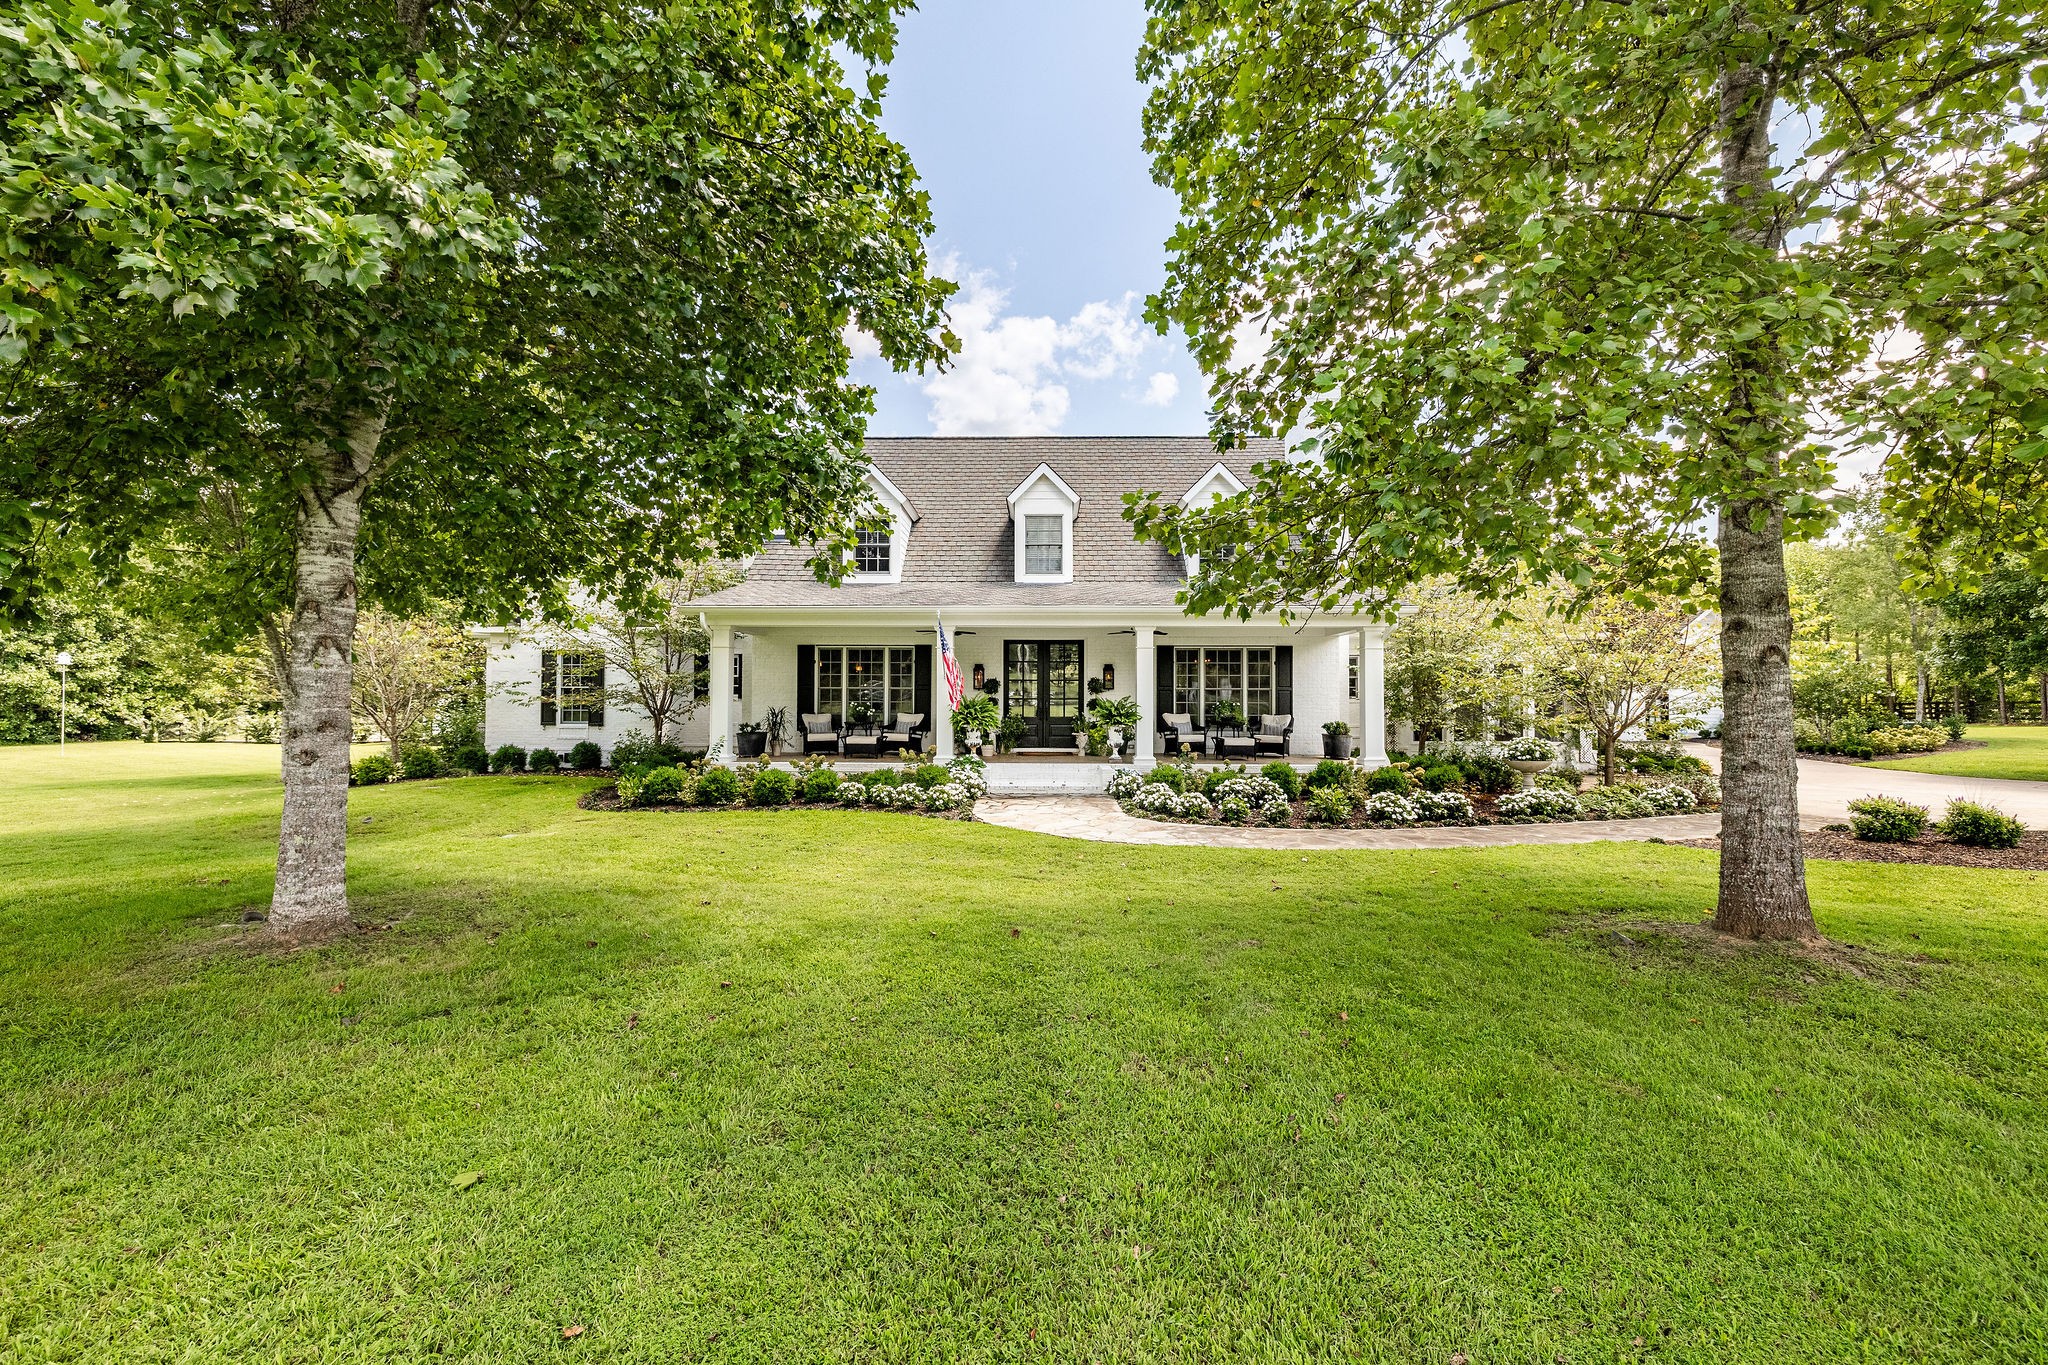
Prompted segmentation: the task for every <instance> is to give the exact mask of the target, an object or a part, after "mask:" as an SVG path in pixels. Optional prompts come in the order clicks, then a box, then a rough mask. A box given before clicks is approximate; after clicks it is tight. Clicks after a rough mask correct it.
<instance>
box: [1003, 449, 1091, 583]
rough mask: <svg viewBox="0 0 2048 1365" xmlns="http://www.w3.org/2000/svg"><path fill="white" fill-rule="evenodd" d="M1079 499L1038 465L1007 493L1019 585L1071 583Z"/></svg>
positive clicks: (1063, 480)
mask: <svg viewBox="0 0 2048 1365" xmlns="http://www.w3.org/2000/svg"><path fill="white" fill-rule="evenodd" d="M1080 510H1081V499H1080V496H1079V495H1078V494H1076V493H1075V492H1074V490H1073V489H1072V488H1070V487H1068V486H1067V481H1066V480H1065V479H1062V478H1061V477H1060V476H1059V475H1057V474H1055V473H1053V471H1052V467H1051V466H1050V465H1040V466H1039V467H1038V468H1036V469H1034V470H1032V471H1031V473H1030V475H1029V476H1028V477H1027V478H1026V479H1025V480H1024V482H1022V483H1020V484H1018V485H1017V487H1016V488H1015V489H1014V490H1012V491H1011V493H1010V520H1011V524H1012V530H1013V531H1014V533H1015V540H1016V544H1017V567H1016V574H1017V581H1018V582H1019V583H1071V582H1073V581H1074V516H1075V514H1076V513H1078V512H1079V511H1080Z"/></svg>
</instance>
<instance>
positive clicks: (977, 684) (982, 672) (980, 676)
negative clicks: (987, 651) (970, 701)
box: [974, 664, 988, 692]
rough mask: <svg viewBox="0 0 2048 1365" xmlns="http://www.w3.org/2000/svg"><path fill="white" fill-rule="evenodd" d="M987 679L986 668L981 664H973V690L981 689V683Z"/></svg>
mask: <svg viewBox="0 0 2048 1365" xmlns="http://www.w3.org/2000/svg"><path fill="white" fill-rule="evenodd" d="M987 681H988V669H987V667H986V666H984V665H982V664H976V665H975V666H974V690H975V691H977V692H979V691H981V685H982V684H983V683H985V682H987Z"/></svg>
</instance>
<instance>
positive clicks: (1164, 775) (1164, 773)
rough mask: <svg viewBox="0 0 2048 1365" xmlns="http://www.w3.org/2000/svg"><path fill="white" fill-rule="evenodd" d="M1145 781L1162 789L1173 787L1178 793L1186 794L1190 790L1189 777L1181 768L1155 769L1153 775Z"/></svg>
mask: <svg viewBox="0 0 2048 1365" xmlns="http://www.w3.org/2000/svg"><path fill="white" fill-rule="evenodd" d="M1145 780H1146V781H1147V782H1155V783H1157V784H1158V785H1160V786H1162V787H1171V788H1173V790H1175V791H1177V792H1185V791H1186V790H1187V789H1188V775H1187V772H1186V771H1185V770H1184V769H1181V768H1154V769H1153V770H1152V775H1151V776H1150V777H1148V778H1146V779H1145Z"/></svg>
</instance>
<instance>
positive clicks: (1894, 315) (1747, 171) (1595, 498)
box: [1132, 0, 2048, 937]
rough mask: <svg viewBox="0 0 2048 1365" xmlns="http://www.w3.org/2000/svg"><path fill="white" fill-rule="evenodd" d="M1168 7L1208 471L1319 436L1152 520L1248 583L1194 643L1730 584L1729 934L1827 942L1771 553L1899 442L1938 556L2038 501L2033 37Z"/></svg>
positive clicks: (1152, 526)
mask: <svg viewBox="0 0 2048 1365" xmlns="http://www.w3.org/2000/svg"><path fill="white" fill-rule="evenodd" d="M1151 9H1152V14H1153V17H1152V19H1151V21H1150V24H1149V26H1148V29H1147V34H1146V42H1145V47H1144V50H1143V52H1142V54H1141V55H1140V57H1139V63H1138V66H1139V73H1140V75H1141V77H1142V78H1144V79H1145V80H1147V81H1149V82H1151V83H1152V84H1153V85H1154V87H1155V89H1154V93H1153V95H1152V98H1151V101H1150V103H1149V105H1148V108H1147V111H1146V118H1145V128H1146V141H1147V146H1148V148H1149V150H1150V151H1151V153H1152V155H1153V157H1154V167H1155V173H1156V175H1157V178H1158V179H1159V180H1160V181H1161V182H1162V183H1164V184H1166V185H1168V186H1170V187H1171V188H1172V189H1173V190H1174V191H1175V192H1176V194H1177V195H1178V196H1179V199H1180V205H1181V222H1180V224H1179V226H1178V227H1177V229H1176V230H1175V232H1174V234H1173V236H1172V238H1171V239H1170V241H1169V243H1168V248H1169V262H1168V275H1167V281H1166V284H1165V286H1164V287H1163V289H1162V290H1161V292H1160V293H1159V294H1158V295H1157V296H1156V297H1155V298H1154V299H1153V300H1152V304H1151V316H1152V318H1153V319H1154V321H1155V322H1156V323H1158V324H1159V325H1162V326H1166V325H1178V326H1179V327H1181V328H1182V329H1183V330H1184V331H1185V332H1186V334H1187V335H1188V337H1189V339H1190V342H1191V345H1192V347H1193V350H1194V354H1195V355H1196V357H1197V358H1198V360H1199V361H1200V363H1201V364H1202V366H1203V368H1204V369H1205V371H1206V372H1207V373H1208V374H1209V375H1210V376H1211V380H1212V387H1213V393H1214V399H1215V410H1216V417H1215V429H1216V433H1217V435H1218V436H1219V437H1220V438H1221V439H1223V440H1224V441H1226V442H1234V441H1236V440H1239V439H1240V438H1243V437H1247V436H1253V435H1278V436H1292V435H1293V434H1295V433H1296V432H1298V431H1301V430H1307V431H1308V432H1311V433H1313V435H1314V439H1313V440H1309V441H1302V442H1300V443H1299V445H1300V446H1301V447H1302V448H1305V449H1307V450H1309V451H1310V452H1311V453H1313V454H1314V455H1315V456H1317V457H1318V458H1317V459H1314V460H1298V461H1295V462H1292V463H1285V464H1282V463H1274V464H1271V465H1269V466H1267V467H1266V468H1264V469H1262V470H1261V471H1260V474H1259V477H1258V479H1257V481H1256V483H1255V486H1254V487H1253V488H1252V489H1251V490H1249V491H1248V493H1247V494H1245V495H1243V496H1240V497H1238V498H1234V499H1229V500H1224V501H1221V502H1218V503H1216V504H1214V505H1212V506H1209V507H1205V508H1196V509H1189V510H1183V509H1180V508H1179V507H1177V506H1176V505H1173V504H1171V503H1170V502H1166V501H1164V500H1160V499H1154V500H1151V501H1150V502H1148V503H1143V504H1141V505H1139V506H1136V507H1134V508H1133V509H1132V515H1133V517H1134V519H1135V521H1136V523H1137V525H1138V526H1139V528H1140V529H1141V530H1142V531H1143V533H1145V534H1147V535H1151V536H1155V537H1157V538H1159V539H1161V540H1162V541H1164V542H1165V543H1167V544H1168V545H1169V546H1172V547H1176V548H1180V547H1185V548H1187V549H1189V550H1193V551H1199V550H1200V549H1201V548H1202V547H1203V546H1205V545H1225V544H1228V545H1233V546H1236V547H1238V548H1237V553H1236V555H1235V557H1234V558H1232V559H1231V560H1230V562H1229V563H1228V564H1226V565H1219V566H1218V568H1217V570H1216V571H1215V572H1212V573H1210V574H1206V575H1204V577H1203V579H1202V581H1201V582H1200V583H1199V584H1197V585H1196V586H1195V588H1194V589H1193V591H1192V592H1191V595H1190V605H1191V606H1193V607H1194V608H1196V609H1210V608H1225V609H1230V608H1237V609H1252V608H1269V607H1291V608H1293V609H1295V610H1333V609H1342V608H1348V607H1349V606H1350V605H1351V604H1353V603H1355V602H1359V601H1365V602H1383V601H1384V600H1385V599H1386V595H1387V594H1389V593H1393V592H1398V591H1399V590H1401V589H1403V588H1405V587H1407V586H1408V585H1410V584H1412V583H1414V582H1416V581H1418V580H1420V579H1423V578H1425V577H1430V576H1436V575H1449V576H1451V577H1452V578H1453V579H1455V580H1456V581H1458V582H1459V583H1460V584H1462V585H1463V586H1465V587H1467V588H1468V589H1470V590H1473V591H1476V592H1480V593H1483V594H1488V595H1509V594H1513V593H1515V592H1517V591H1519V590H1521V589H1522V588H1523V586H1524V585H1527V584H1531V583H1537V584H1543V583H1551V582H1564V583H1568V584H1571V585H1574V586H1575V587H1576V588H1577V589H1578V590H1579V591H1580V592H1581V593H1582V594H1583V595H1584V596H1585V597H1586V598H1588V599H1591V598H1595V597H1598V596H1600V595H1602V594H1604V593H1608V592H1611V591H1615V590H1618V589H1619V588H1620V587H1621V586H1622V585H1632V586H1633V587H1634V588H1636V589H1637V590H1640V591H1642V592H1645V593H1650V594H1675V595H1684V594H1688V593H1691V592H1694V591H1696V590H1697V589H1698V587H1699V585H1701V584H1703V583H1715V584H1716V585H1717V589H1718V598H1719V605H1720V611H1721V617H1722V631H1721V666H1722V674H1723V683H1722V691H1723V697H1724V704H1725V707H1726V713H1727V720H1726V727H1725V731H1724V734H1725V740H1724V748H1723V760H1724V765H1725V772H1724V785H1725V792H1726V804H1725V808H1724V812H1723V817H1722V827H1723V853H1722V859H1721V890H1720V904H1719V908H1718V911H1717V914H1716V917H1715V923H1716V924H1717V925H1718V926H1719V927H1720V928H1721V929H1722V930H1724V931H1727V932H1731V933H1735V934H1741V935H1747V936H1751V937H1810V936H1812V935H1814V934H1815V929H1814V924H1813V917H1812V912H1811V909H1810V907H1809V904H1808V899H1807V892H1806V882H1805V870H1804V865H1803V863H1802V860H1801V856H1800V843H1799V820H1798V804H1797V795H1796V790H1795V783H1796V772H1797V770H1796V766H1795V758H1794V750H1793V734H1792V699H1791V673H1790V668H1789V651H1790V643H1791V619H1790V613H1789V607H1788V603H1787V595H1786V579H1785V562H1784V561H1785V553H1784V547H1785V544H1786V542H1787V541H1788V540H1797V539H1801V538H1804V537H1809V536H1812V535H1815V534H1817V533H1818V532H1820V531H1821V530H1823V529H1824V528H1825V527H1826V525H1827V524H1828V520H1829V508H1828V504H1827V501H1826V499H1825V494H1826V493H1827V491H1828V489H1829V487H1830V486H1831V484H1832V482H1833V472H1832V468H1831V453H1832V450H1833V449H1834V448H1835V443H1838V442H1839V441H1840V440H1841V439H1846V438H1849V437H1851V436H1860V437H1864V438H1868V439H1874V440H1881V441H1886V442H1888V443H1889V444H1888V449H1889V452H1890V455H1891V457H1892V458H1891V461H1890V468H1889V471H1888V472H1889V473H1890V474H1891V475H1892V478H1891V482H1890V486H1891V487H1892V488H1893V489H1895V490H1896V491H1895V493H1894V505H1895V506H1897V507H1899V508H1902V509H1907V510H1909V511H1913V509H1916V508H1917V509H1919V510H1917V511H1914V515H1915V516H1917V517H1919V518H1920V519H1922V520H1924V521H1925V522H1926V523H1927V526H1928V528H1929V529H1928V532H1927V534H1928V535H1929V536H1930V537H1932V538H1934V539H1937V540H1943V541H1946V540H1948V539H1955V538H1964V537H1966V536H1967V534H1968V533H1969V532H1971V531H1973V530H1981V529H1982V527H1983V524H1984V521H1985V518H1983V517H1975V516H1973V514H1972V511H1971V509H1972V508H1973V507H1975V506H1976V505H1977V504H1976V503H1974V502H1973V501H1972V500H1973V499H1976V498H1980V497H1990V496H1993V494H1994V493H1996V496H1998V497H2000V498H2002V499H2004V501H2003V502H2001V503H2000V504H1999V506H2001V507H2003V506H2006V505H2008V504H2010V505H2011V506H2013V507H2014V508H2016V509H2017V508H2021V507H2023V506H2025V505H2027V504H2025V500H2024V494H2025V489H2024V487H2023V486H2019V485H2023V484H2024V480H2023V479H2019V478H2017V477H2012V476H2011V475H2010V471H2009V470H2006V469H2005V467H2004V466H2005V464H2009V463H2013V462H2018V463H2021V464H2024V463H2026V462H2028V461H2031V462H2032V465H2031V467H2032V468H2033V469H2034V470H2035V471H2036V472H2038V471H2039V469H2041V468H2043V467H2044V465H2043V462H2042V460H2041V458H2040V456H2041V452H2042V449H2043V447H2042V445H2041V442H2042V440H2043V438H2044V436H2048V401H2044V400H2048V364H2044V363H2043V348H2042V316H2043V306H2044V301H2048V294H2044V292H2043V291H2042V290H2041V289H2040V287H2039V283H2038V281H2039V278H2040V275H2041V272H2042V271H2043V269H2044V251H2043V242H2042V231H2043V224H2044V206H2048V143H2044V140H2043V136H2042V134H2041V132H2040V129H2041V126H2042V124H2043V121H2044V117H2048V113H2044V109H2043V106H2042V102H2041V98H2040V95H2041V83H2042V78H2043V67H2042V63H2043V60H2044V59H2048V22H2043V14H2042V8H2041V5H2040V3H2039V0H1905V2H1904V3H1893V4H1885V5H1882V6H1872V5H1868V4H1864V3H1848V0H1798V3H1792V0H1735V2H1734V3H1713V4H1706V3H1698V2H1697V0H1601V2H1600V3H1582V4H1563V5H1553V4H1540V3H1535V2H1534V0H1470V2H1469V3H1468V2H1467V0H1341V2H1340V0H1297V2H1296V3H1292V4H1288V5H1284V6H1277V5H1271V4H1267V3H1264V0H1152V4H1151ZM1247 343H1251V344H1247ZM1893 357H1896V359H1894V358H1893ZM1880 362H1881V363H1880ZM1828 423H1835V424H1839V427H1840V430H1839V431H1829V430H1825V429H1823V428H1824V426H1825V424H1828ZM1994 428H1995V437H1987V436H1984V435H1982V434H1983V433H1991V432H1993V429H1994ZM1987 462H1990V463H1994V464H1997V465H1998V468H1997V470H1995V471H1994V470H1992V469H1990V468H1988V467H1987ZM1973 471H1981V472H1983V473H1984V474H1985V475H1986V478H1985V479H1983V480H1979V479H1973V478H1972V477H1971V476H1972V473H1973ZM1994 472H1995V473H1997V474H1998V475H1999V477H2000V478H2001V479H2003V480H2004V482H2002V483H1999V484H1998V488H1997V489H1996V490H1988V486H1987V481H1990V482H1996V480H1992V479H1991V476H1992V474H1993V473H1994ZM2008 484H2010V485H2014V487H2007V485H2008ZM1921 504H1925V506H1924V507H1922V506H1921ZM1937 513H1939V514H1940V515H1939V516H1937V515H1936V514H1937Z"/></svg>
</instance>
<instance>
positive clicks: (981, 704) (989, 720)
mask: <svg viewBox="0 0 2048 1365" xmlns="http://www.w3.org/2000/svg"><path fill="white" fill-rule="evenodd" d="M1002 723H1003V718H1002V716H1001V714H1000V713H998V712H997V710H996V702H995V698H994V697H990V696H985V695H983V694H982V693H980V692H975V693H972V694H970V695H969V696H967V697H966V698H964V699H963V700H962V701H961V703H960V709H959V710H958V711H955V712H954V713H953V734H954V736H955V737H956V738H957V739H959V740H960V742H961V744H962V746H963V747H965V748H969V749H975V750H979V751H980V753H981V756H982V757H983V758H988V757H991V756H992V755H993V753H994V751H995V738H996V731H997V730H998V729H1000V728H1001V727H1002Z"/></svg>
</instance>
